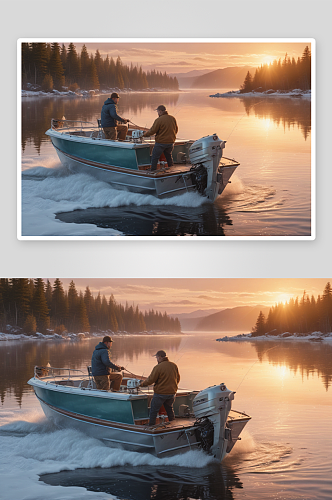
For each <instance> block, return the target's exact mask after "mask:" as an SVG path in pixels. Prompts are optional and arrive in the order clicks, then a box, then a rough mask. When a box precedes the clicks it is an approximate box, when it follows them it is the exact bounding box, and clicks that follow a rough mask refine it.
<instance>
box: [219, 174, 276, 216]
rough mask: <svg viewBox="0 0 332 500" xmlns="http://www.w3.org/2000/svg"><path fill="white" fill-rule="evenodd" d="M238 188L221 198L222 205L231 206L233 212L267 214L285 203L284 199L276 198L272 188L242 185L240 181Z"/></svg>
mask: <svg viewBox="0 0 332 500" xmlns="http://www.w3.org/2000/svg"><path fill="white" fill-rule="evenodd" d="M240 186H241V188H240ZM240 186H239V185H238V186H237V187H236V186H235V189H234V188H233V190H232V189H230V190H229V191H228V192H227V193H225V196H224V197H223V198H222V202H223V203H226V204H227V205H230V204H231V205H232V210H233V211H236V212H246V213H248V212H249V213H250V212H251V213H262V212H264V213H267V212H271V211H277V210H279V209H280V208H281V207H282V206H283V205H284V204H285V202H286V197H282V198H279V199H278V198H276V195H277V192H276V190H275V189H274V188H273V187H270V186H263V185H257V184H256V185H244V184H242V182H241V181H240ZM220 201H221V200H220ZM218 202H219V200H218Z"/></svg>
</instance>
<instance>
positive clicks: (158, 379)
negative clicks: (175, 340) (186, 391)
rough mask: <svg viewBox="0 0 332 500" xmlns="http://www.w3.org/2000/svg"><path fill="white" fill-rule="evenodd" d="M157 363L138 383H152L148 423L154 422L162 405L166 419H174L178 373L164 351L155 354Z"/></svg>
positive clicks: (143, 384) (145, 385)
mask: <svg viewBox="0 0 332 500" xmlns="http://www.w3.org/2000/svg"><path fill="white" fill-rule="evenodd" d="M155 356H156V358H157V361H158V364H157V365H156V366H155V367H154V368H153V370H152V372H151V374H150V376H149V377H148V378H147V379H146V380H144V381H142V382H141V383H140V386H141V387H147V386H149V385H151V384H154V387H153V391H154V395H153V398H152V400H151V408H150V420H149V425H150V426H152V425H155V424H156V418H157V414H158V411H159V410H160V408H161V407H162V405H164V408H165V410H166V413H167V416H168V420H169V421H170V422H171V421H172V420H174V419H175V415H174V410H173V403H174V401H175V394H176V391H177V390H178V384H179V382H180V374H179V370H178V367H177V366H176V364H175V363H172V362H171V361H169V359H168V357H167V356H166V352H165V351H158V352H157V354H155Z"/></svg>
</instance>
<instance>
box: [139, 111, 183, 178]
mask: <svg viewBox="0 0 332 500" xmlns="http://www.w3.org/2000/svg"><path fill="white" fill-rule="evenodd" d="M156 111H157V112H158V118H157V119H156V120H155V121H154V123H153V125H152V127H151V128H150V129H149V130H147V131H146V132H144V133H143V137H150V136H151V135H155V134H156V139H155V145H154V148H153V151H152V157H151V170H157V164H158V160H159V158H160V156H161V155H162V153H164V155H165V158H166V161H167V165H168V166H169V167H172V166H173V165H174V162H173V157H172V151H173V148H174V142H175V139H176V134H177V132H178V125H177V123H176V119H175V118H174V116H171V115H169V114H168V113H167V111H166V108H165V106H164V105H163V104H161V105H160V106H158V108H157V109H156Z"/></svg>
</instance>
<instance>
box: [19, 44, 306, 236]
mask: <svg viewBox="0 0 332 500" xmlns="http://www.w3.org/2000/svg"><path fill="white" fill-rule="evenodd" d="M17 49H18V81H17V86H18V87H17V90H18V92H17V95H18V106H17V109H18V143H17V148H18V228H17V236H18V239H21V240H32V239H37V240H44V239H51V240H52V239H88V240H89V239H95V240H101V239H107V240H114V239H152V240H154V239H173V240H179V239H190V238H192V237H198V238H199V239H212V240H224V239H235V240H239V239H258V240H263V239H295V240H296V239H297V240H312V239H314V238H315V40H314V39H310V38H308V39H283V38H281V39H89V38H87V39H20V40H18V46H17Z"/></svg>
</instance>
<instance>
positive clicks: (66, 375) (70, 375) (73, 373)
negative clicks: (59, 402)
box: [34, 366, 90, 380]
mask: <svg viewBox="0 0 332 500" xmlns="http://www.w3.org/2000/svg"><path fill="white" fill-rule="evenodd" d="M82 375H83V376H85V373H84V372H83V371H82V370H78V369H76V368H55V367H53V366H35V368H34V376H35V378H42V379H44V378H47V379H54V380H55V379H56V378H59V377H62V379H66V380H72V379H74V378H78V377H82ZM88 377H90V374H89V373H88Z"/></svg>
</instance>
